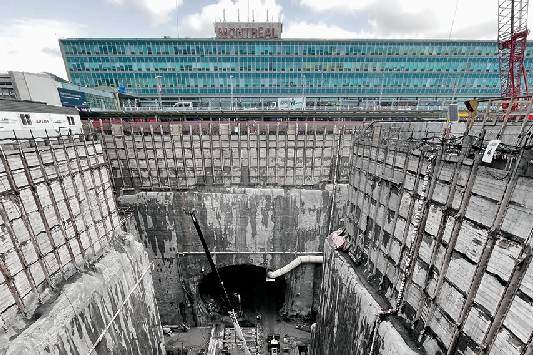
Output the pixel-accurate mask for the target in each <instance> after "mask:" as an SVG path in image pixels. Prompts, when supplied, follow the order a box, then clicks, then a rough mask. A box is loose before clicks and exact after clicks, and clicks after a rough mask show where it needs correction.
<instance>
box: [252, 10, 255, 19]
mask: <svg viewBox="0 0 533 355" xmlns="http://www.w3.org/2000/svg"><path fill="white" fill-rule="evenodd" d="M252 22H255V15H254V10H252Z"/></svg>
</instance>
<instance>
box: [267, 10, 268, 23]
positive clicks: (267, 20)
mask: <svg viewBox="0 0 533 355" xmlns="http://www.w3.org/2000/svg"><path fill="white" fill-rule="evenodd" d="M267 22H268V9H267Z"/></svg>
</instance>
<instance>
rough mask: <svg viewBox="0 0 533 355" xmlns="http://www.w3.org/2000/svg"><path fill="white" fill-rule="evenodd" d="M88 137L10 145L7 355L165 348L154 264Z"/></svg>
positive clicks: (5, 147) (1, 290) (3, 292)
mask: <svg viewBox="0 0 533 355" xmlns="http://www.w3.org/2000/svg"><path fill="white" fill-rule="evenodd" d="M85 138H86V137H85V136H80V135H69V136H60V137H53V138H50V139H46V140H45V139H30V140H12V141H10V142H8V143H6V142H4V144H2V146H1V149H0V186H1V187H0V324H1V327H0V354H4V353H6V352H7V353H8V354H41V353H44V354H46V353H56V354H57V353H86V354H89V353H91V350H94V351H95V352H94V353H115V354H125V353H154V354H157V353H162V352H163V350H162V348H161V346H160V342H161V341H162V332H161V327H160V323H159V313H158V311H157V306H156V303H155V298H154V291H153V284H152V280H151V263H150V260H149V259H148V255H147V253H146V252H145V250H144V247H143V246H142V244H140V243H139V242H136V241H134V240H133V239H132V237H129V236H128V237H126V236H125V235H124V232H123V231H122V229H123V226H122V225H123V222H124V220H121V219H120V218H119V215H118V211H117V208H116V204H115V199H114V196H113V190H112V185H111V181H110V178H109V175H110V174H109V169H108V166H107V165H106V163H105V160H104V156H103V153H102V147H101V145H100V144H99V143H98V142H97V141H96V140H86V139H85ZM93 348H94V349H93Z"/></svg>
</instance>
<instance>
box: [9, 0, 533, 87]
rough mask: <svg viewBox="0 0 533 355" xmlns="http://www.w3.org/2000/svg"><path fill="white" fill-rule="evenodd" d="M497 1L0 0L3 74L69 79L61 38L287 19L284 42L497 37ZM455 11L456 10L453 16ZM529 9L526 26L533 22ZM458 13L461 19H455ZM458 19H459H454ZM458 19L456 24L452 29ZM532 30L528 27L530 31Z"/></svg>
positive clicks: (201, 29)
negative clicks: (51, 75)
mask: <svg viewBox="0 0 533 355" xmlns="http://www.w3.org/2000/svg"><path fill="white" fill-rule="evenodd" d="M497 3H498V0H458V1H456V0H177V1H176V0H0V14H1V16H0V72H2V71H8V70H23V71H30V72H42V71H48V72H52V73H54V74H57V75H59V76H62V77H66V75H65V69H64V66H63V60H62V59H61V55H60V53H59V46H58V42H57V40H58V38H66V37H162V36H177V35H178V34H179V36H180V37H213V36H214V32H213V25H212V23H213V21H215V20H220V19H222V13H223V9H225V13H226V20H227V21H236V20H237V13H238V10H239V12H240V19H241V21H244V20H246V19H247V18H248V16H249V17H250V19H251V18H252V13H253V15H254V17H255V20H256V21H264V20H266V14H267V9H268V13H269V17H270V18H271V19H276V20H277V19H278V18H281V20H282V21H283V24H284V27H283V34H282V37H283V38H448V37H449V36H450V30H451V38H461V39H496V33H497V16H496V13H497V6H498V4H497ZM456 9H457V11H456ZM531 12H533V10H532V11H530V16H529V19H530V21H529V23H531V19H532V16H531ZM454 13H456V16H455V17H454ZM454 18H455V20H453V19H454ZM452 22H453V26H452ZM530 27H531V26H530Z"/></svg>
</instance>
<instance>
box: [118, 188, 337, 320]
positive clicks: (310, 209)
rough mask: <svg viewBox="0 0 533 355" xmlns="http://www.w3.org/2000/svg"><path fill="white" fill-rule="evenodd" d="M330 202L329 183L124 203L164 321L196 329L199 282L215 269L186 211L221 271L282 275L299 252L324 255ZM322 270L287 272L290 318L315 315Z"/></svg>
mask: <svg viewBox="0 0 533 355" xmlns="http://www.w3.org/2000/svg"><path fill="white" fill-rule="evenodd" d="M345 190H346V187H345V186H340V185H339V186H337V201H342V196H343V195H344V193H343V191H345ZM330 199H331V187H330V186H329V187H326V189H323V190H322V189H298V188H294V189H290V188H289V189H284V188H237V187H234V188H200V189H195V190H188V191H185V192H179V191H178V192H141V193H137V194H135V195H129V196H128V195H124V196H121V197H120V199H119V205H120V206H121V207H123V208H128V209H129V210H131V211H133V213H134V215H135V219H136V225H137V228H138V230H139V234H140V237H141V240H142V241H143V243H144V244H145V247H146V250H147V251H148V253H149V255H150V258H151V260H153V262H154V266H155V268H154V287H155V291H156V296H157V299H158V304H159V308H160V311H161V317H162V321H163V323H164V324H179V323H181V322H186V323H188V324H191V325H194V324H202V323H205V322H207V318H205V317H206V315H205V314H204V313H203V308H204V305H203V302H202V300H201V299H200V295H199V294H198V285H199V282H200V280H201V279H202V278H203V277H204V276H205V275H206V274H208V273H209V272H210V267H209V264H208V262H207V259H206V257H205V255H204V252H203V249H202V246H201V244H200V240H199V238H198V235H197V233H196V230H195V229H194V225H193V224H192V222H191V217H190V216H189V215H187V214H186V211H188V210H190V209H192V208H194V209H195V210H196V212H197V213H196V215H197V218H198V220H199V223H200V225H201V227H202V231H203V234H204V237H205V238H206V241H207V244H208V245H209V247H210V249H211V252H212V253H213V257H214V259H215V263H216V265H217V267H219V268H221V267H225V266H229V265H256V266H261V267H263V268H265V269H272V270H275V269H278V268H280V267H282V266H285V265H286V264H288V263H289V262H291V261H292V260H294V258H295V257H296V256H298V255H308V254H310V253H315V255H316V254H317V253H318V254H319V253H320V252H321V249H322V246H321V240H322V236H323V235H325V234H327V228H328V220H329V213H330V210H329V206H330ZM339 204H344V203H343V202H339ZM335 215H337V213H335ZM332 223H334V224H335V223H337V222H336V219H335V221H333V222H332ZM320 270H321V266H320V265H315V264H305V265H301V266H300V267H298V268H297V269H295V270H293V271H292V272H290V273H289V274H287V275H285V280H286V285H287V286H286V297H285V306H284V309H283V310H282V311H283V312H284V313H286V314H287V315H289V316H292V315H296V316H307V315H309V314H311V312H312V308H313V306H314V307H316V306H317V305H318V287H319V283H320V278H321V274H320ZM265 277H266V273H265ZM315 310H316V308H315Z"/></svg>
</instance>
